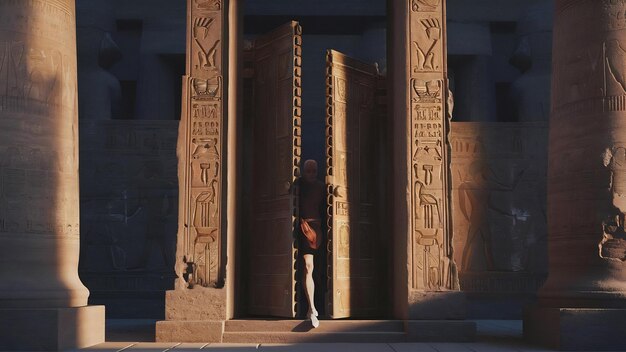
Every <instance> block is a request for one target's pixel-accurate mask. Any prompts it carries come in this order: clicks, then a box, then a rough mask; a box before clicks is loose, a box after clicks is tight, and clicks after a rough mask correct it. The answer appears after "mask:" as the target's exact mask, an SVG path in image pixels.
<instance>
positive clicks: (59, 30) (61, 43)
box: [0, 0, 79, 237]
mask: <svg viewBox="0 0 626 352" xmlns="http://www.w3.org/2000/svg"><path fill="white" fill-rule="evenodd" d="M0 19H1V21H0V38H2V39H0V130H2V131H3V133H4V134H3V137H2V138H0V232H2V233H28V234H41V235H49V236H57V237H77V236H78V234H79V227H78V220H79V219H78V218H79V214H78V209H77V207H76V206H75V205H76V204H77V202H78V192H77V190H76V188H74V185H77V184H78V181H77V179H78V173H77V168H78V166H77V165H78V164H77V163H78V160H77V159H78V158H77V147H76V145H75V144H76V140H75V139H74V138H73V137H72V133H74V136H75V135H76V134H75V133H76V131H75V130H74V128H75V127H76V123H75V118H76V116H77V111H76V104H75V103H76V99H75V97H76V87H77V84H76V47H75V42H73V41H72V40H73V38H74V34H73V32H72V31H75V20H74V15H73V9H70V8H69V6H68V2H65V1H49V2H47V1H38V0H33V1H29V2H2V3H0ZM51 28H55V33H54V35H52V37H54V38H50V37H51V35H50V34H49V32H51ZM72 43H74V45H72ZM55 190H62V191H58V192H55Z"/></svg>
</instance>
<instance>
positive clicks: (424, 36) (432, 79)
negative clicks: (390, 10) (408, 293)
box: [407, 0, 458, 291]
mask: <svg viewBox="0 0 626 352" xmlns="http://www.w3.org/2000/svg"><path fill="white" fill-rule="evenodd" d="M409 6H410V9H411V10H412V11H409V38H408V41H409V44H410V56H409V57H410V67H411V70H410V77H408V82H407V84H408V85H409V98H410V116H409V119H410V126H411V140H410V143H409V155H410V156H411V157H410V164H411V168H410V170H411V182H410V187H411V226H410V228H411V237H410V243H411V247H410V249H411V253H412V255H411V256H410V260H411V268H412V270H411V278H410V280H411V288H412V289H414V290H423V291H441V290H449V289H456V288H457V282H458V281H457V279H456V277H455V272H456V270H455V268H454V263H453V261H452V258H451V252H452V251H451V241H450V240H451V235H452V234H451V231H450V226H449V225H448V224H449V220H448V219H449V210H448V208H449V204H448V184H449V171H448V167H447V165H448V129H449V128H448V123H449V122H448V117H447V116H448V113H447V112H446V111H447V109H450V108H451V106H450V107H449V106H448V105H449V104H447V101H448V100H449V99H450V96H449V92H448V87H447V84H448V83H447V77H446V74H447V73H446V61H445V38H446V36H445V10H444V6H443V4H441V2H440V1H436V0H428V1H427V0H414V1H411V2H409Z"/></svg>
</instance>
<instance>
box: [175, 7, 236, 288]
mask: <svg viewBox="0 0 626 352" xmlns="http://www.w3.org/2000/svg"><path fill="white" fill-rule="evenodd" d="M187 5H188V8H187V11H188V17H187V19H188V28H187V75H186V76H185V78H184V83H183V85H184V86H183V111H182V117H181V127H180V136H179V142H178V143H179V145H178V149H179V151H178V153H179V177H180V197H181V199H182V202H181V207H182V209H180V214H181V219H180V220H179V221H182V222H183V226H182V227H179V228H180V231H182V234H180V233H179V245H178V251H179V253H178V255H177V257H178V260H182V262H183V263H177V272H178V274H179V276H181V274H182V278H183V279H184V280H185V281H186V285H187V287H189V288H192V287H193V286H195V285H199V286H204V287H212V286H219V285H221V284H222V282H223V279H224V278H223V277H221V272H222V270H221V266H222V261H221V241H222V232H223V228H222V220H221V219H222V212H223V209H222V205H223V203H224V202H222V198H223V196H222V192H223V182H222V178H223V177H222V176H223V174H224V173H223V171H224V170H223V165H224V159H223V152H224V150H223V149H224V148H223V147H224V142H225V138H224V129H223V125H224V121H225V119H224V74H225V70H226V68H225V67H224V59H223V58H224V57H225V53H224V48H225V44H224V28H223V26H224V24H225V19H224V16H225V14H224V9H223V6H222V5H221V1H220V0H213V1H210V0H189V1H188V4H187ZM181 267H182V268H183V269H182V270H180V268H181ZM181 271H182V272H181Z"/></svg>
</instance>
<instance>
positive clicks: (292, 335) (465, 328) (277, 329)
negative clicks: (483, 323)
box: [156, 320, 476, 343]
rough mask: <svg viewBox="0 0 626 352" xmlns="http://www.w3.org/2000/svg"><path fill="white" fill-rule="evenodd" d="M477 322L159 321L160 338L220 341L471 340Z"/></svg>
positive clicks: (355, 341) (370, 341) (177, 340)
mask: <svg viewBox="0 0 626 352" xmlns="http://www.w3.org/2000/svg"><path fill="white" fill-rule="evenodd" d="M475 336H476V323H474V322H468V321H430V320H422V321H417V320H412V321H400V320H321V321H320V327H319V328H317V329H313V328H312V326H311V323H310V321H303V320H228V321H225V322H221V321H160V322H158V323H157V333H156V340H157V342H181V341H183V342H221V343H306V342H316V343H319V342H324V343H325V342H328V343H330V342H334V343H339V342H341V343H359V342H368V343H391V342H444V341H446V342H472V341H474V339H475Z"/></svg>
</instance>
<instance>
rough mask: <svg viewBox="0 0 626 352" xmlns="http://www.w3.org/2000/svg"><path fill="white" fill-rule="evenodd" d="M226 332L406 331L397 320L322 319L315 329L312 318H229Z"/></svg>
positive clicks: (402, 324)
mask: <svg viewBox="0 0 626 352" xmlns="http://www.w3.org/2000/svg"><path fill="white" fill-rule="evenodd" d="M224 331H225V332H233V333H235V332H272V333H275V332H281V333H287V332H293V333H297V332H311V333H365V332H376V333H404V323H403V322H402V321H397V320H320V326H319V327H318V328H317V329H313V327H312V326H311V321H310V320H262V319H247V320H228V321H226V323H225V326H224Z"/></svg>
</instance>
